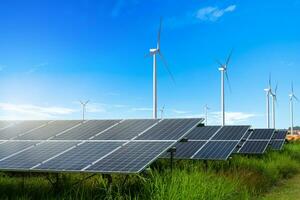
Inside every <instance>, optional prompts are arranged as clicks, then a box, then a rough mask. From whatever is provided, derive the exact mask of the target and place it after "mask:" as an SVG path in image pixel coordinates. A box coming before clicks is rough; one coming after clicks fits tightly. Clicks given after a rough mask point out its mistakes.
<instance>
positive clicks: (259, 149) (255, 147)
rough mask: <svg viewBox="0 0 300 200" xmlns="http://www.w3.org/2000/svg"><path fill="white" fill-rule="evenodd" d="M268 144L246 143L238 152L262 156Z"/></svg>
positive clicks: (261, 142)
mask: <svg viewBox="0 0 300 200" xmlns="http://www.w3.org/2000/svg"><path fill="white" fill-rule="evenodd" d="M268 144H269V141H259V140H254V141H251V140H250V141H246V142H245V144H244V145H243V146H242V147H241V149H240V150H239V151H238V152H239V153H243V154H262V153H264V152H265V151H266V149H267V147H268Z"/></svg>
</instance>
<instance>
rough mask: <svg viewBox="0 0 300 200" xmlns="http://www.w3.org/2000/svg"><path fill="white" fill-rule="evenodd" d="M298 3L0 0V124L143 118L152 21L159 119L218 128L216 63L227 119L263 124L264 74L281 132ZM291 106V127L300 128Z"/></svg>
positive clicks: (295, 68)
mask: <svg viewBox="0 0 300 200" xmlns="http://www.w3.org/2000/svg"><path fill="white" fill-rule="evenodd" d="M299 9H300V1H299V0H286V1H271V0H269V1H259V0H253V1H241V0H240V1H238V0H235V1H216V0H214V1H199V0H198V1H194V0H191V1H188V2H187V1H183V0H182V1H181V0H180V1H176V3H175V2H174V1H171V0H166V1H163V2H162V1H158V0H149V1H140V0H127V1H125V0H114V1H113V0H104V1H92V0H90V1H88V0H81V1H75V0H72V1H71V0H69V1H58V0H57V1H54V0H52V1H46V0H45V1H30V0H29V1H21V0H19V1H14V0H12V1H4V0H3V1H1V2H0V27H1V31H0V44H1V45H0V70H1V71H0V116H1V119H78V118H80V117H81V113H80V105H79V104H78V100H85V99H90V100H91V103H90V104H89V105H88V113H87V118H90V119H92V118H149V117H151V106H152V59H151V58H145V57H144V55H145V54H146V53H148V52H149V48H153V47H155V45H156V44H155V43H156V37H157V28H158V24H159V19H160V17H161V16H162V17H163V19H164V23H163V28H162V35H161V50H162V52H163V54H164V56H165V58H166V59H167V61H168V64H169V67H170V69H171V71H172V73H173V75H174V77H175V79H176V83H175V84H174V83H173V82H172V81H171V79H170V77H169V76H168V73H167V72H166V70H165V69H164V67H163V65H162V62H161V61H158V68H159V69H158V103H159V107H162V106H163V105H165V116H166V117H195V116H197V117H198V116H202V115H203V106H204V105H205V104H208V106H209V107H210V108H211V110H210V112H209V120H208V121H209V123H210V124H218V123H219V118H218V114H219V110H220V105H219V104H220V100H219V99H220V88H219V87H220V73H219V71H218V65H217V63H216V62H215V59H220V60H225V59H226V56H227V55H228V53H229V51H230V49H231V48H234V54H233V56H232V62H231V63H230V66H229V68H228V73H229V76H230V81H231V86H232V92H230V91H229V90H228V87H227V88H226V109H227V120H228V121H227V122H228V123H230V124H251V125H253V126H255V127H264V126H265V116H264V115H265V93H264V90H263V89H264V88H265V87H266V86H267V81H268V80H267V79H268V74H269V73H270V72H271V73H272V79H273V85H274V86H275V84H276V82H278V105H277V111H278V112H277V124H278V127H281V128H285V127H287V126H288V122H289V119H288V116H289V113H288V103H289V102H288V93H289V91H290V83H291V81H292V80H293V81H294V86H295V93H296V95H297V94H299V96H300V90H299V86H300V80H298V79H299V78H298V77H299V72H300V68H299V66H300V65H299V64H300V57H299V55H300V40H299V35H300V28H299V24H300V13H299V12H298V11H299ZM299 108H300V105H297V103H296V105H295V124H299V123H300V116H299V115H298V113H299V112H298V110H299Z"/></svg>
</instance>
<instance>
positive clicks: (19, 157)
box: [0, 142, 77, 170]
mask: <svg viewBox="0 0 300 200" xmlns="http://www.w3.org/2000/svg"><path fill="white" fill-rule="evenodd" d="M76 144H77V143H76V142H44V143H42V144H39V145H36V146H33V147H32V148H29V149H27V150H25V151H22V152H21V153H18V154H16V155H13V156H11V157H8V158H6V159H4V160H1V161H0V169H6V170H9V169H11V170H17V169H22V170H29V169H30V168H32V167H34V166H35V165H38V164H40V163H42V162H44V161H46V160H47V159H49V158H51V157H53V156H55V155H57V154H59V153H61V152H63V151H65V150H66V149H68V148H70V147H72V146H74V145H76Z"/></svg>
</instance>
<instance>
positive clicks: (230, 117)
mask: <svg viewBox="0 0 300 200" xmlns="http://www.w3.org/2000/svg"><path fill="white" fill-rule="evenodd" d="M209 116H210V121H212V122H215V123H217V124H219V123H220V122H221V113H220V112H212V113H209ZM225 116H226V117H225V120H226V124H231V125H234V124H241V123H249V120H251V119H252V118H254V117H257V116H258V115H257V114H253V113H244V112H226V113H225Z"/></svg>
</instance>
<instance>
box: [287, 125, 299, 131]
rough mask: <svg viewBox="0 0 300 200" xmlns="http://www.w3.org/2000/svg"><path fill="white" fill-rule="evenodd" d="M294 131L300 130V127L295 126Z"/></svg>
mask: <svg viewBox="0 0 300 200" xmlns="http://www.w3.org/2000/svg"><path fill="white" fill-rule="evenodd" d="M289 130H291V127H289ZM294 130H300V126H294Z"/></svg>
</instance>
